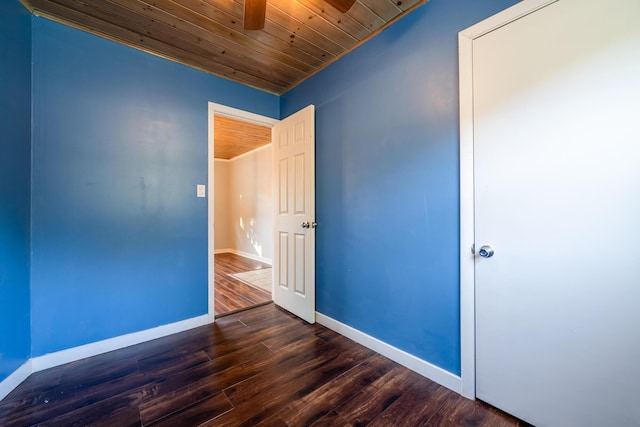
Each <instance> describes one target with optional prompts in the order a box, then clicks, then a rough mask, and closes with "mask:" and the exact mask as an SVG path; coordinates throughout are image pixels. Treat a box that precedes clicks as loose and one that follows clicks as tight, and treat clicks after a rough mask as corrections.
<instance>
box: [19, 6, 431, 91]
mask: <svg viewBox="0 0 640 427" xmlns="http://www.w3.org/2000/svg"><path fill="white" fill-rule="evenodd" d="M22 1H23V3H24V4H25V5H26V6H27V7H28V8H29V9H30V10H31V11H32V12H33V13H35V14H36V15H42V16H45V17H48V18H51V19H53V20H56V21H59V22H62V23H64V24H67V25H71V26H74V27H77V28H80V29H82V30H85V31H89V32H91V33H94V34H98V35H100V36H103V37H106V38H109V39H112V40H115V41H117V42H120V43H124V44H126V45H129V46H133V47H136V48H138V49H142V50H144V51H147V52H150V53H154V54H156V55H159V56H162V57H165V58H168V59H171V60H174V61H177V62H180V63H183V64H186V65H189V66H192V67H195V68H198V69H201V70H203V71H206V72H209V73H212V74H215V75H218V76H221V77H225V78H228V79H231V80H234V81H236V82H239V83H242V84H245V85H248V86H252V87H255V88H258V89H261V90H264V91H267V92H271V93H275V94H278V95H279V94H282V93H284V92H286V91H287V90H289V89H291V88H292V87H294V86H295V85H296V84H298V83H300V82H301V81H303V80H304V79H306V78H307V77H309V76H310V75H312V74H314V73H315V72H317V71H318V70H320V69H322V68H323V67H325V66H327V65H328V64H330V63H332V62H333V61H335V60H336V59H337V58H339V57H341V56H342V55H344V54H346V53H347V52H349V51H350V50H351V49H353V48H354V47H356V46H358V45H359V44H361V43H363V42H365V41H366V40H368V39H369V38H371V37H372V36H373V35H375V34H376V33H378V32H379V31H381V30H382V29H383V28H385V27H386V26H388V25H389V24H391V23H392V22H394V21H395V20H397V19H398V18H400V17H401V16H403V15H404V14H406V13H408V12H409V11H411V10H413V9H414V8H416V7H418V6H419V5H421V4H423V3H426V1H427V0H357V1H356V3H355V4H354V6H353V7H352V8H351V9H350V10H349V11H348V12H347V13H344V14H343V13H340V12H339V11H337V10H336V9H334V8H333V7H332V6H330V5H328V4H326V3H325V2H324V1H323V0H267V12H266V23H265V26H264V29H263V30H253V31H250V30H244V29H243V22H242V15H243V8H244V0H22Z"/></svg>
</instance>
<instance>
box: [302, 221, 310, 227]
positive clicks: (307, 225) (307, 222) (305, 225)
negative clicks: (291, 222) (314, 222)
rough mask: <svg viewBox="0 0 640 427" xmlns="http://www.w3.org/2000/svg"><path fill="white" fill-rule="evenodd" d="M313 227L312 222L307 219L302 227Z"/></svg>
mask: <svg viewBox="0 0 640 427" xmlns="http://www.w3.org/2000/svg"><path fill="white" fill-rule="evenodd" d="M309 227H311V223H310V222H309V221H305V222H303V223H302V228H309Z"/></svg>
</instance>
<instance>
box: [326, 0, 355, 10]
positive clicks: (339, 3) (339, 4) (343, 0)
mask: <svg viewBox="0 0 640 427" xmlns="http://www.w3.org/2000/svg"><path fill="white" fill-rule="evenodd" d="M325 1H326V2H327V3H329V4H330V5H331V6H333V7H335V8H336V9H338V10H339V11H340V12H342V13H347V12H348V11H349V9H351V6H353V4H354V3H355V2H356V0H325Z"/></svg>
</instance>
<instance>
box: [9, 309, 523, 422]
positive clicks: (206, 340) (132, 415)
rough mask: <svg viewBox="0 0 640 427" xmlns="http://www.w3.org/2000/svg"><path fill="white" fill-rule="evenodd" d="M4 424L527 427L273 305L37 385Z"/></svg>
mask: <svg viewBox="0 0 640 427" xmlns="http://www.w3.org/2000/svg"><path fill="white" fill-rule="evenodd" d="M0 425H2V426H5V427H14V426H19V427H24V426H35V425H38V426H42V427H45V426H56V427H60V426H172V427H175V426H216V427H218V426H311V425H313V426H316V427H320V426H365V425H366V426H491V427H500V426H505V427H506V426H525V425H526V424H524V423H523V422H521V421H518V420H517V419H514V418H512V417H510V416H509V415H506V414H504V413H502V412H500V411H498V410H497V409H495V408H492V407H490V406H488V405H485V404H483V403H481V402H477V401H470V400H467V399H465V398H463V397H461V396H459V395H458V394H456V393H454V392H451V391H449V390H447V389H445V388H443V387H441V386H439V385H437V384H435V383H433V382H431V381H429V380H427V379H426V378H423V377H421V376H420V375H418V374H416V373H414V372H412V371H409V370H408V369H406V368H404V367H402V366H400V365H398V364H396V363H394V362H392V361H390V360H389V359H387V358H385V357H383V356H381V355H379V354H377V353H375V352H373V351H371V350H369V349H367V348H365V347H362V346H361V345H359V344H356V343H354V342H353V341H351V340H349V339H347V338H345V337H343V336H341V335H339V334H336V333H334V332H333V331H331V330H328V329H327V328H325V327H323V326H320V325H317V324H316V325H309V324H307V323H305V322H303V321H302V320H300V319H298V318H296V317H294V316H292V315H290V314H289V313H287V312H285V311H283V310H281V309H279V308H277V307H276V306H275V305H273V304H268V305H263V306H260V307H256V308H252V309H250V310H246V311H242V312H239V313H235V314H231V315H229V316H225V317H223V318H221V319H219V320H217V321H216V323H215V324H213V325H207V326H202V327H199V328H195V329H192V330H189V331H185V332H181V333H179V334H175V335H171V336H169V337H164V338H161V339H157V340H154V341H150V342H147V343H142V344H139V345H136V346H132V347H128V348H125V349H121V350H117V351H113V352H110V353H106V354H103V355H99V356H95V357H92V358H88V359H84V360H80V361H77V362H73V363H69V364H67V365H63V366H59V367H56V368H52V369H49V370H46V371H42V372H38V373H35V374H33V375H31V376H30V377H29V378H28V379H27V380H26V381H25V382H24V383H22V384H21V385H20V386H19V387H18V388H16V389H15V390H14V391H13V392H12V393H11V394H9V395H8V396H7V397H6V398H5V399H4V400H3V401H1V402H0Z"/></svg>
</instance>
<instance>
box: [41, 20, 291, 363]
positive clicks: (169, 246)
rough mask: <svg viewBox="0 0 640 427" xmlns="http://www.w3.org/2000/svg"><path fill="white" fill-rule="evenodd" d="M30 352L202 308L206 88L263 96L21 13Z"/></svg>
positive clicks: (257, 106) (266, 104) (245, 103)
mask: <svg viewBox="0 0 640 427" xmlns="http://www.w3.org/2000/svg"><path fill="white" fill-rule="evenodd" d="M33 60H34V74H33V82H34V85H33V86H34V87H33V103H34V134H33V205H32V220H33V223H32V226H33V240H32V245H33V257H32V294H31V298H32V305H31V312H32V331H31V333H32V351H33V354H32V356H39V355H42V354H45V353H48V352H53V351H57V350H62V349H66V348H69V347H74V346H78V345H82V344H86V343H90V342H94V341H97V340H101V339H105V338H110V337H114V336H118V335H122V334H126V333H130V332H135V331H139V330H144V329H147V328H151V327H154V326H158V325H163V324H167V323H171V322H175V321H179V320H183V319H187V318H191V317H194V316H198V315H202V314H206V312H207V201H206V199H198V198H196V184H198V183H204V184H206V182H207V124H208V123H207V101H213V102H218V103H221V104H226V105H229V106H233V107H236V108H241V109H245V110H249V111H252V112H255V113H258V114H263V115H266V116H270V117H278V116H279V99H278V97H277V96H274V95H270V94H267V93H264V92H260V91H257V90H254V89H251V88H248V87H246V86H242V85H239V84H236V83H232V82H230V81H227V80H224V79H221V78H217V77H214V76H211V75H209V74H206V73H203V72H200V71H196V70H194V69H191V68H188V67H185V66H182V65H179V64H176V63H173V62H169V61H166V60H164V59H161V58H157V57H155V56H152V55H148V54H146V53H143V52H140V51H137V50H134V49H131V48H128V47H126V46H122V45H119V44H116V43H113V42H111V41H108V40H104V39H102V38H99V37H96V36H93V35H90V34H86V33H83V32H81V31H78V30H75V29H73V28H69V27H65V26H63V25H60V24H57V23H54V22H51V21H48V20H46V19H42V18H34V19H33Z"/></svg>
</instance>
